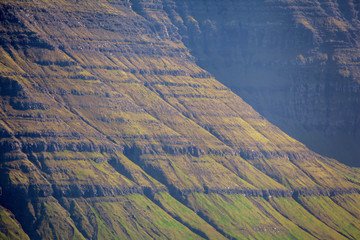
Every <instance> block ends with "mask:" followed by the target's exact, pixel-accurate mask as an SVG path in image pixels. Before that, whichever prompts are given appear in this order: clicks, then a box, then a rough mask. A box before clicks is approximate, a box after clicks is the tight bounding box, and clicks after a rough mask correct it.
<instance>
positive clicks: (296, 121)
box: [166, 0, 360, 166]
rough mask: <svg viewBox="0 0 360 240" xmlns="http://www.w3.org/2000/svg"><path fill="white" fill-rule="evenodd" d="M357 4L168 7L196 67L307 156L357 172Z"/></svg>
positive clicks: (177, 4)
mask: <svg viewBox="0 0 360 240" xmlns="http://www.w3.org/2000/svg"><path fill="white" fill-rule="evenodd" d="M359 6H360V5H359V3H358V2H357V1H352V0H346V1H336V0H331V1H330V0H318V1H306V0H304V1H263V0H259V1H230V0H229V1H222V2H221V3H220V2H218V1H191V0H187V1H169V3H168V5H167V8H166V9H167V12H168V13H169V16H170V17H171V19H172V21H173V23H174V24H175V25H176V26H178V28H179V30H180V33H181V34H182V36H183V39H184V42H185V44H186V45H187V46H188V47H189V48H190V49H191V53H192V54H193V55H194V56H195V57H196V60H197V63H198V64H199V65H200V66H201V67H203V68H205V69H206V70H208V71H210V72H211V73H213V74H214V76H215V77H216V78H217V79H218V80H219V81H221V82H222V83H224V84H225V85H226V86H228V87H230V88H231V89H232V90H233V91H234V92H235V93H237V94H238V95H240V96H242V97H243V98H244V99H245V100H246V101H247V102H248V103H250V105H252V106H253V107H254V108H255V109H256V110H257V111H258V112H260V113H261V114H262V115H264V116H265V117H266V118H267V119H269V120H270V121H271V122H272V123H275V124H276V125H277V126H279V127H280V128H281V129H283V130H285V132H287V133H289V134H290V135H291V136H293V137H295V138H297V139H299V140H301V141H302V142H303V143H305V144H306V145H307V146H309V147H310V148H311V149H314V150H316V151H317V152H320V153H323V154H325V155H327V156H331V157H334V158H336V159H338V160H340V161H342V162H344V163H346V164H349V165H352V166H360V165H359V164H360V162H359V160H358V159H359V157H360V152H359V148H358V143H359V141H360V137H359V136H360V134H359V109H360V106H359V76H360V75H359V74H360V70H359V59H358V56H359V39H360V32H359V29H360V28H359V27H360V20H359V9H360V8H359Z"/></svg>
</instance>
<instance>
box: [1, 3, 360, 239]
mask: <svg viewBox="0 0 360 240" xmlns="http://www.w3.org/2000/svg"><path fill="white" fill-rule="evenodd" d="M0 2H1V10H0V11H1V15H0V16H1V18H2V19H1V27H0V31H1V41H0V42H1V47H0V51H1V54H0V56H1V60H0V64H1V68H0V69H1V77H0V81H1V85H0V86H1V89H0V93H1V110H0V114H1V122H0V124H1V148H0V149H1V152H0V154H1V158H0V159H1V162H0V164H1V167H0V171H1V173H0V177H1V181H0V186H1V189H2V195H1V197H0V203H1V205H2V210H1V213H3V212H4V213H6V215H7V216H12V215H14V217H15V219H16V221H14V222H12V223H11V225H10V223H8V222H9V221H8V220H6V221H4V222H6V224H5V226H6V227H5V228H2V229H1V233H3V235H5V236H9V237H10V238H11V237H12V236H15V234H16V232H17V233H18V234H27V235H28V236H29V237H30V238H31V239H122V238H131V239H144V238H170V239H181V238H184V239H202V238H203V239H226V238H254V239H264V238H266V239H270V238H273V239H284V238H295V239H296V238H297V239H312V238H314V239H316V238H322V239H329V238H330V237H332V238H334V239H341V238H353V239H356V238H358V237H359V233H360V227H359V226H360V221H359V220H358V218H357V217H356V216H358V214H359V207H358V206H359V205H358V203H359V201H360V195H359V194H360V187H359V183H360V173H359V172H358V170H357V169H352V168H349V167H346V166H344V165H342V164H340V163H337V162H336V161H334V160H331V159H328V158H324V157H322V156H320V155H318V154H316V153H314V152H311V151H310V150H309V149H307V148H306V147H305V146H304V145H303V144H301V143H299V142H297V141H296V140H294V139H292V138H291V137H289V136H287V135H286V134H285V133H283V132H282V131H281V130H280V129H278V128H277V127H275V126H274V125H272V124H270V123H269V122H268V121H267V120H265V119H264V118H263V117H262V116H261V115H259V114H258V113H256V112H255V111H254V110H253V109H252V108H251V107H250V106H249V105H248V104H246V103H245V102H244V101H243V100H242V99H241V98H240V97H238V96H237V95H235V94H234V93H232V92H231V91H230V90H229V89H228V88H227V87H225V86H224V85H222V84H221V83H219V82H218V81H216V80H215V79H214V78H213V77H212V76H211V75H210V74H209V73H208V72H206V71H204V70H203V69H201V68H200V67H199V66H197V65H196V64H195V60H194V58H193V57H192V56H191V55H190V53H189V50H188V49H187V48H186V47H185V46H184V44H183V42H182V41H181V37H180V35H179V33H178V29H177V28H176V27H175V26H174V25H173V23H172V21H171V20H170V18H169V16H168V14H167V12H166V11H164V5H163V3H162V1H130V2H129V1H120V0H119V1H110V0H109V1H105V0H96V1H95V0H94V1H90V2H89V1H70V0H67V1H63V0H56V1H45V0H44V1H35V0H34V1H7V0H2V1H0ZM166 4H169V3H168V2H167V3H166ZM166 6H168V5H166ZM289 206H294V207H289ZM303 216H304V217H303ZM7 218H8V217H7ZM7 218H6V219H7ZM309 221H310V222H315V224H316V225H315V226H316V227H314V225H309ZM18 223H19V224H18ZM20 225H21V227H20ZM3 235H0V236H1V237H2V236H3Z"/></svg>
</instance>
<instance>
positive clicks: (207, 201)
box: [188, 193, 315, 239]
mask: <svg viewBox="0 0 360 240" xmlns="http://www.w3.org/2000/svg"><path fill="white" fill-rule="evenodd" d="M188 201H189V205H190V206H191V208H192V209H193V211H195V212H198V213H200V214H201V215H202V216H204V217H205V218H206V219H209V220H210V221H211V223H212V224H213V225H215V226H217V228H219V229H221V230H222V231H224V232H225V234H226V236H228V237H234V238H236V239H249V238H250V239H315V238H313V237H312V236H311V235H309V234H308V233H307V232H305V231H303V230H302V229H300V228H299V227H298V226H296V225H295V224H294V223H292V222H291V221H289V220H288V219H286V218H284V217H283V216H282V215H281V214H280V213H278V212H276V210H275V209H273V208H272V207H271V206H270V205H269V204H268V203H267V202H266V201H265V200H264V199H263V198H254V199H253V200H252V199H248V198H247V197H245V196H242V195H219V194H209V195H204V194H197V193H194V194H191V195H189V196H188Z"/></svg>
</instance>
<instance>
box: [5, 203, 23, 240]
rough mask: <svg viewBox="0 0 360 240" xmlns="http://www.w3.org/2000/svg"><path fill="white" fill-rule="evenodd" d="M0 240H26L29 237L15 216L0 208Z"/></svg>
mask: <svg viewBox="0 0 360 240" xmlns="http://www.w3.org/2000/svg"><path fill="white" fill-rule="evenodd" d="M0 239H1V240H8V239H14V240H15V239H19V240H27V239H30V238H29V236H28V235H27V234H26V233H25V232H24V231H23V230H22V228H21V226H20V224H19V223H18V222H17V221H16V219H15V216H14V215H13V214H12V213H11V212H10V211H9V210H7V209H6V208H4V207H2V206H0Z"/></svg>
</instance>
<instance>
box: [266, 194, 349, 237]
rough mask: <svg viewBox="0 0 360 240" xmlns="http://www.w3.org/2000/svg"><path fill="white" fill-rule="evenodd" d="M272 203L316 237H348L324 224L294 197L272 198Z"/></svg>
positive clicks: (284, 214)
mask: <svg viewBox="0 0 360 240" xmlns="http://www.w3.org/2000/svg"><path fill="white" fill-rule="evenodd" d="M270 204H271V205H272V206H273V207H274V208H275V209H276V210H277V211H278V212H280V213H281V214H282V215H283V216H285V217H286V218H288V219H289V220H290V221H291V222H293V223H294V224H296V225H298V226H299V227H301V228H302V229H306V230H307V232H309V233H310V234H311V235H312V236H314V237H315V238H319V239H346V237H344V236H343V235H341V234H339V233H338V232H337V231H336V230H334V229H332V228H331V227H329V226H327V225H326V224H324V222H322V221H321V220H319V219H318V218H316V216H314V215H312V214H311V213H310V212H308V211H307V210H306V209H305V208H304V207H303V206H301V205H300V204H299V203H298V202H296V201H295V200H293V199H289V198H272V199H271V201H270Z"/></svg>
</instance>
